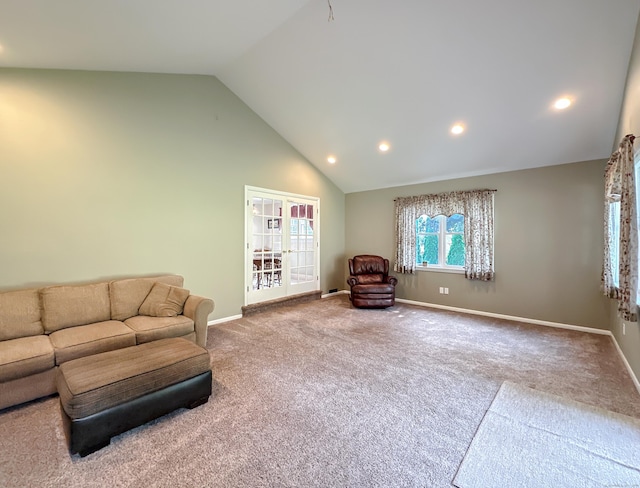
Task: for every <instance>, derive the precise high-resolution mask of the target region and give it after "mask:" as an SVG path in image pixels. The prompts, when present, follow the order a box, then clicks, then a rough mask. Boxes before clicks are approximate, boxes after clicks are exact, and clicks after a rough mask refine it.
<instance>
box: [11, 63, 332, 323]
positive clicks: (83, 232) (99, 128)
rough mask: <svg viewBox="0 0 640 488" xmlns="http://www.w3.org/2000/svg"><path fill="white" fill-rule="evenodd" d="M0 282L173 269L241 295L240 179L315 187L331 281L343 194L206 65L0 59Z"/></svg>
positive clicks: (224, 312) (221, 306)
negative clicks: (133, 69)
mask: <svg viewBox="0 0 640 488" xmlns="http://www.w3.org/2000/svg"><path fill="white" fill-rule="evenodd" d="M0 175H1V177H0V228H1V229H2V231H1V232H0V270H1V272H0V288H14V287H20V286H29V285H37V284H48V283H66V282H75V281H88V280H95V279H102V278H110V277H118V276H130V275H143V274H155V273H165V272H170V273H178V274H182V275H184V277H185V286H186V287H187V288H190V289H191V291H192V292H193V293H196V294H200V295H204V296H207V297H210V298H213V299H214V300H215V302H216V309H215V311H214V313H213V314H212V316H211V317H210V318H211V319H215V318H221V317H227V316H231V315H235V314H238V313H240V307H241V306H242V305H243V297H244V295H243V281H244V278H243V256H244V252H243V247H244V246H243V236H244V227H243V218H244V213H243V212H244V205H243V201H244V185H252V186H258V187H263V188H272V189H276V190H281V191H287V192H295V193H299V194H304V195H310V196H316V197H319V198H320V201H321V212H322V215H321V226H322V227H321V239H322V247H321V287H322V290H323V291H327V290H329V289H330V288H336V287H339V286H340V285H341V283H342V280H343V263H344V194H343V193H342V192H341V191H340V190H339V189H338V188H337V187H336V186H335V185H333V184H332V183H331V182H330V181H329V180H328V179H327V178H326V177H324V176H323V175H322V174H321V173H320V172H319V171H317V170H316V169H315V168H314V167H313V166H312V165H311V164H309V163H308V162H307V161H306V160H305V159H304V158H303V157H302V156H301V155H300V154H299V153H298V152H296V151H295V150H294V149H293V148H292V147H291V146H290V145H289V144H288V143H287V142H286V141H284V140H283V139H282V138H281V137H280V136H279V135H278V134H277V133H275V131H274V130H273V129H271V128H270V127H269V126H268V125H267V124H265V123H264V121H262V120H261V119H260V118H259V117H258V116H257V115H256V114H255V113H253V112H252V111H251V110H250V109H249V108H248V107H247V106H246V105H245V104H244V103H242V102H241V101H240V100H239V99H238V98H237V97H236V96H235V95H233V94H232V93H231V92H230V91H229V90H228V89H227V88H226V87H225V86H224V85H223V84H222V83H220V82H219V81H218V80H217V79H216V78H214V77H210V76H188V75H160V74H133V73H105V72H86V71H63V70H19V69H0Z"/></svg>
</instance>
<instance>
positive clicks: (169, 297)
mask: <svg viewBox="0 0 640 488" xmlns="http://www.w3.org/2000/svg"><path fill="white" fill-rule="evenodd" d="M189 293H190V292H189V290H186V289H184V288H179V287H177V286H170V285H167V284H165V283H160V282H156V283H154V284H153V287H152V288H151V291H150V292H149V294H148V295H147V298H145V299H144V302H142V305H140V309H139V310H138V314H140V315H148V316H149V317H175V316H176V315H179V314H181V313H182V309H183V307H184V302H186V301H187V298H189Z"/></svg>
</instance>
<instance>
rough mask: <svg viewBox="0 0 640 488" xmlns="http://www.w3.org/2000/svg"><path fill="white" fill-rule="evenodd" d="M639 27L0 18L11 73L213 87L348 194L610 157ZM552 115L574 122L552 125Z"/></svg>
mask: <svg viewBox="0 0 640 488" xmlns="http://www.w3.org/2000/svg"><path fill="white" fill-rule="evenodd" d="M330 7H332V11H333V20H331V21H330V20H329V14H330ZM639 11H640V0H615V1H612V0H536V1H528V0H482V1H478V0H455V1H451V0H449V1H442V0H399V1H396V2H391V1H388V0H387V1H381V0H329V1H327V0H271V1H268V2H267V1H264V0H225V1H221V0H134V1H131V0H109V1H100V0H58V1H55V2H53V1H51V0H19V1H18V0H0V66H2V67H31V68H62V69H88V70H109V71H138V72H156V73H189V74H208V75H215V76H217V77H218V78H219V79H220V80H221V81H222V82H223V83H224V84H225V85H226V86H227V87H229V89H231V90H232V91H233V92H234V93H235V94H236V95H237V96H238V97H240V98H241V99H242V100H243V101H244V102H245V103H247V105H249V107H251V108H252V109H253V110H254V111H255V112H256V113H257V114H258V115H259V116H261V117H262V118H263V119H264V120H265V121H266V122H267V123H268V124H269V125H270V126H271V127H273V128H274V129H275V130H276V131H277V132H278V133H279V134H280V135H281V136H282V137H283V138H284V139H286V140H287V141H288V142H289V143H290V144H291V145H292V146H293V147H295V148H296V149H297V150H298V151H299V152H300V153H301V154H302V155H303V156H304V157H306V158H307V159H308V160H309V161H310V162H311V163H312V164H314V165H315V166H317V167H318V168H319V169H320V170H321V171H322V172H324V173H325V174H326V175H327V176H328V178H330V179H331V180H332V181H333V182H334V183H335V184H336V185H337V186H338V187H340V188H341V189H342V190H343V191H344V192H346V193H349V192H354V191H361V190H368V189H376V188H382V187H389V186H398V185H405V184H411V183H418V182H426V181H435V180H442V179H449V178H455V177H460V176H471V175H479V174H487V173H495V172H501V171H509V170H514V169H523V168H532V167H539V166H547V165H555V164H562V163H570V162H576V161H586V160H592V159H599V158H606V157H608V156H609V154H610V153H611V151H612V149H613V146H614V144H615V142H616V141H614V138H615V133H616V127H617V123H618V119H619V115H620V106H621V102H622V96H623V92H624V87H625V80H626V74H627V69H628V65H629V59H630V55H631V49H632V45H633V40H634V34H635V29H636V23H637V20H638V13H639ZM0 76H1V73H0ZM559 97H567V98H569V99H570V100H571V102H572V105H571V106H570V107H569V108H567V109H565V110H558V109H556V108H554V107H553V103H554V101H555V100H556V99H557V98H559ZM456 123H459V124H461V125H462V126H463V127H464V129H465V130H464V132H463V133H462V134H459V135H454V134H452V133H451V132H450V129H451V127H452V126H453V125H454V124H456ZM382 141H385V142H387V143H388V144H389V146H390V149H389V150H388V151H386V152H382V151H380V150H379V148H378V145H379V143H380V142H382ZM330 155H332V156H334V157H335V158H336V160H337V161H336V162H335V163H334V164H330V163H328V162H327V158H328V157H329V156H330Z"/></svg>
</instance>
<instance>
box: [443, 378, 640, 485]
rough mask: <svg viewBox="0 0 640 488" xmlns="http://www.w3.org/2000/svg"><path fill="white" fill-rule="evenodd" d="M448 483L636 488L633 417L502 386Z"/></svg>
mask: <svg viewBox="0 0 640 488" xmlns="http://www.w3.org/2000/svg"><path fill="white" fill-rule="evenodd" d="M454 485H455V486H457V487H458V488H475V487H478V488H492V487H500V488H503V487H506V486H514V487H515V486H517V487H519V488H526V487H535V488H541V487H553V488H564V487H567V488H568V487H571V488H575V487H581V488H591V487H614V486H615V487H640V420H639V419H635V418H632V417H627V416H625V415H621V414H617V413H614V412H610V411H608V410H604V409H601V408H597V407H592V406H589V405H586V404H584V403H581V402H577V401H573V400H570V399H566V398H562V397H559V396H555V395H551V394H548V393H544V392H540V391H537V390H533V389H531V388H527V387H524V386H521V385H517V384H515V383H511V382H507V381H505V382H504V383H503V384H502V386H501V387H500V390H499V391H498V393H497V395H496V397H495V399H494V400H493V402H492V404H491V407H490V408H489V410H488V411H487V413H486V414H485V416H484V418H483V420H482V422H481V424H480V427H479V428H478V431H477V432H476V435H475V436H474V438H473V440H472V442H471V446H470V447H469V450H468V451H467V453H466V454H465V457H464V460H463V462H462V464H461V466H460V468H459V470H458V473H457V475H456V477H455V479H454Z"/></svg>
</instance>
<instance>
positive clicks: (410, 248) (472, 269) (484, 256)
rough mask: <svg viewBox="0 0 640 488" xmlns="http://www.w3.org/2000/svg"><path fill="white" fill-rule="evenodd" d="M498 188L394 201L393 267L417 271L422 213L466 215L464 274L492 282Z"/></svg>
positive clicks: (398, 269) (404, 271) (405, 271)
mask: <svg viewBox="0 0 640 488" xmlns="http://www.w3.org/2000/svg"><path fill="white" fill-rule="evenodd" d="M494 193H495V190H472V191H460V192H447V193H436V194H431V195H419V196H413V197H399V198H396V200H395V213H396V239H397V241H396V255H395V264H394V270H395V271H396V272H398V273H414V272H415V271H416V266H417V264H416V221H417V220H418V218H419V217H420V216H421V215H427V216H428V217H435V216H436V215H446V216H448V217H450V216H451V215H453V214H456V213H459V214H462V215H464V246H465V264H464V275H465V278H467V279H470V280H483V281H491V280H493V278H494V269H493V226H494V222H493V195H494Z"/></svg>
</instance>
